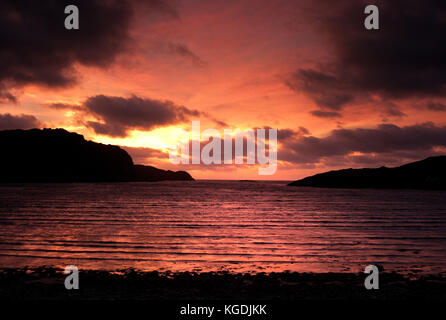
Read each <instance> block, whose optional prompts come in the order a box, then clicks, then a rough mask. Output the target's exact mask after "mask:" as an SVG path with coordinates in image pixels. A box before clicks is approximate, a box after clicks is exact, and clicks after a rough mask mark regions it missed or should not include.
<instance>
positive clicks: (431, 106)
mask: <svg viewBox="0 0 446 320" xmlns="http://www.w3.org/2000/svg"><path fill="white" fill-rule="evenodd" d="M426 107H427V109H428V110H431V111H446V105H445V104H443V103H438V102H429V103H428V104H427V106H426Z"/></svg>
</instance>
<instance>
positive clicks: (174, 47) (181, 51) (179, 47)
mask: <svg viewBox="0 0 446 320" xmlns="http://www.w3.org/2000/svg"><path fill="white" fill-rule="evenodd" d="M168 51H169V52H170V53H174V54H177V55H179V56H181V57H183V58H186V59H189V60H190V61H191V62H192V63H193V64H194V65H195V66H197V67H203V66H205V65H206V62H204V61H203V60H202V59H201V58H200V57H199V56H197V55H196V54H195V53H194V52H192V51H191V50H190V49H189V47H188V46H186V45H185V44H180V43H171V42H169V43H168Z"/></svg>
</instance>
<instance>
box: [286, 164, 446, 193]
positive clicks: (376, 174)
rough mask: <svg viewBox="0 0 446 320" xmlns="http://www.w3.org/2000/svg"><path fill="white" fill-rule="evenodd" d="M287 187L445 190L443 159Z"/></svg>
mask: <svg viewBox="0 0 446 320" xmlns="http://www.w3.org/2000/svg"><path fill="white" fill-rule="evenodd" d="M289 185H290V186H303V187H321V188H375V189H427V190H446V156H438V157H430V158H427V159H424V160H421V161H417V162H412V163H409V164H406V165H403V166H400V167H395V168H386V167H381V168H376V169H343V170H336V171H330V172H325V173H320V174H316V175H314V176H311V177H307V178H304V179H301V180H297V181H294V182H292V183H290V184H289Z"/></svg>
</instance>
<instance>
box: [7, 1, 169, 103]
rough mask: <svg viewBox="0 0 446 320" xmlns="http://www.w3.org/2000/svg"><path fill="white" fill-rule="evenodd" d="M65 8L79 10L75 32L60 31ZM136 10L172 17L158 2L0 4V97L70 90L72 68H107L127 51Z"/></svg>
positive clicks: (161, 3) (30, 2) (166, 7)
mask: <svg viewBox="0 0 446 320" xmlns="http://www.w3.org/2000/svg"><path fill="white" fill-rule="evenodd" d="M67 4H71V5H76V6H77V7H78V8H79V20H80V29H79V30H66V29H65V27H64V20H65V17H66V16H67V15H66V14H65V13H64V8H65V6H66V5H67ZM137 6H138V8H137ZM136 10H138V11H139V10H149V11H151V12H154V11H156V12H161V13H163V14H168V15H175V11H174V10H173V9H172V8H171V7H169V6H168V4H166V2H164V1H161V0H147V1H142V2H138V1H136V0H134V1H133V0H109V1H102V0H73V1H69V3H66V2H64V1H58V0H45V1H33V0H20V1H17V0H3V1H1V2H0V43H1V47H0V97H1V96H3V97H6V98H8V99H9V100H12V99H11V96H8V95H11V94H10V93H8V92H7V89H8V88H13V87H20V86H22V85H26V84H36V85H44V86H49V87H65V86H69V85H72V84H73V83H75V81H76V74H75V72H74V69H73V65H75V64H82V65H86V66H99V67H105V66H107V65H109V64H110V63H111V62H113V61H114V59H115V57H116V55H117V54H118V53H120V52H122V51H124V50H125V49H126V48H127V45H128V43H129V41H130V36H129V28H130V25H131V22H132V19H133V17H134V13H135V11H136Z"/></svg>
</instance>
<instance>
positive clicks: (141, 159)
mask: <svg viewBox="0 0 446 320" xmlns="http://www.w3.org/2000/svg"><path fill="white" fill-rule="evenodd" d="M121 148H122V149H124V150H125V151H127V152H128V153H129V154H130V156H131V157H132V159H133V162H134V163H135V164H145V163H147V162H148V161H150V160H153V159H162V160H166V159H169V154H168V153H166V152H163V151H161V150H157V149H152V148H134V147H125V146H124V147H121Z"/></svg>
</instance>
